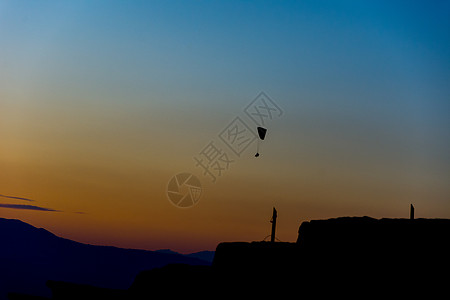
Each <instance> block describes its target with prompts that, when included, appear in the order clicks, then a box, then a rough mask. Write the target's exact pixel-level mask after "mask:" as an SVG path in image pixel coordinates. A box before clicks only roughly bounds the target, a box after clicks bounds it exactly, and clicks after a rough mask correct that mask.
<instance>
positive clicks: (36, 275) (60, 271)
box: [0, 218, 210, 299]
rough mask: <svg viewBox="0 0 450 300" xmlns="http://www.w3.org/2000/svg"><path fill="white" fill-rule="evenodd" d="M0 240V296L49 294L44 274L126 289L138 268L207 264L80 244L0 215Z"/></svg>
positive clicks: (174, 256)
mask: <svg viewBox="0 0 450 300" xmlns="http://www.w3.org/2000/svg"><path fill="white" fill-rule="evenodd" d="M0 243H1V247H0V258H1V268H0V293H1V294H0V299H6V294H7V293H11V292H15V293H25V294H32V295H37V296H46V297H50V296H51V292H50V289H49V288H48V287H47V286H46V282H47V280H54V281H66V282H72V283H77V284H85V285H93V286H98V287H102V288H116V289H127V288H129V287H130V286H131V284H132V283H133V281H134V278H135V277H136V275H137V274H138V273H139V272H140V271H143V270H148V269H153V268H157V267H162V266H165V265H167V264H171V263H172V264H173V263H183V264H192V265H209V264H210V263H209V262H208V261H205V260H201V259H199V258H195V257H188V256H185V255H181V254H177V253H159V252H155V251H145V250H134V249H122V248H117V247H111V246H94V245H88V244H83V243H79V242H75V241H71V240H68V239H65V238H61V237H58V236H56V235H54V234H52V233H50V232H49V231H47V230H45V229H42V228H36V227H33V226H32V225H29V224H27V223H25V222H22V221H19V220H14V219H3V218H0Z"/></svg>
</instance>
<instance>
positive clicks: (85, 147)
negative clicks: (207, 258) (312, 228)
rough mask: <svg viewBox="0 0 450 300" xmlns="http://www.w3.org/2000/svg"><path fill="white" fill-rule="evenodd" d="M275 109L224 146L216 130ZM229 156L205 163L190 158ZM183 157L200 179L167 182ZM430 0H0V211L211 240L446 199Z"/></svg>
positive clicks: (449, 165)
mask: <svg viewBox="0 0 450 300" xmlns="http://www.w3.org/2000/svg"><path fill="white" fill-rule="evenodd" d="M261 92H264V93H265V95H267V96H268V97H270V99H271V100H272V101H273V103H275V104H276V105H277V106H278V107H279V108H280V109H281V111H280V113H279V114H276V115H274V116H273V118H272V119H271V120H268V121H267V124H265V127H266V128H267V129H268V132H267V137H266V139H265V140H264V141H263V142H261V144H260V152H261V156H260V157H258V158H255V157H254V154H255V151H256V141H255V142H253V143H252V144H250V145H249V147H248V148H247V149H246V150H245V151H243V152H242V154H241V155H240V157H238V156H236V154H234V153H233V152H232V151H231V150H230V148H228V146H227V145H225V143H224V142H223V141H222V140H221V139H220V137H219V135H220V134H221V133H222V132H223V131H224V130H226V129H227V128H228V127H227V126H228V125H229V124H230V123H231V122H232V121H233V120H234V119H235V118H236V117H239V118H240V120H242V121H243V122H244V123H245V124H246V125H247V126H248V127H249V128H251V129H252V130H256V124H255V123H254V122H253V121H252V120H251V119H250V118H249V116H248V115H246V113H245V109H246V107H247V106H248V105H250V104H251V103H252V101H254V100H255V98H256V97H257V96H258V95H260V93H261ZM211 141H212V142H213V143H214V144H215V145H216V146H217V147H219V148H220V149H221V150H222V152H223V153H227V155H228V157H229V158H230V159H232V160H233V161H234V162H233V163H230V164H229V168H228V170H225V171H224V172H223V173H222V174H221V176H218V177H217V180H216V182H212V180H211V178H210V177H208V176H207V175H204V171H203V169H202V168H201V167H199V166H196V161H195V160H194V158H195V157H199V156H200V152H201V151H202V150H203V149H204V148H205V147H206V146H207V145H208V144H209V143H210V142H211ZM182 172H188V173H191V174H194V175H195V176H197V178H198V179H199V180H200V181H201V185H202V195H201V198H200V200H199V202H198V203H197V204H196V205H195V206H193V207H190V208H185V209H181V208H177V207H176V206H174V205H173V204H172V203H171V202H170V201H169V199H168V197H167V194H166V192H167V185H168V182H169V180H170V179H171V178H172V176H174V175H176V174H178V173H182ZM449 182H450V2H449V1H431V2H430V1H312V0H311V1H0V217H4V218H16V219H20V220H23V221H25V222H28V223H30V224H32V225H34V226H37V227H44V228H46V229H48V230H50V231H52V232H53V233H55V234H57V235H59V236H63V237H66V238H70V239H74V240H77V241H80V242H86V243H92V244H102V245H114V246H119V247H127V248H140V249H149V250H156V249H163V248H170V249H173V250H176V251H180V252H183V253H187V252H193V251H200V250H214V249H215V247H216V245H217V244H218V243H219V242H222V241H254V240H262V239H264V238H265V237H266V236H267V235H269V234H270V223H269V220H270V218H271V214H272V207H274V206H275V207H276V208H277V210H278V232H277V237H278V239H279V240H281V241H295V240H296V237H297V230H298V226H299V225H300V223H301V222H302V221H305V220H311V219H323V218H331V217H339V216H364V215H367V216H371V217H375V218H382V217H390V218H406V217H408V216H409V205H410V203H413V204H414V206H415V208H416V210H415V211H416V217H426V218H450V184H449Z"/></svg>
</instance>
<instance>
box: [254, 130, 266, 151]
mask: <svg viewBox="0 0 450 300" xmlns="http://www.w3.org/2000/svg"><path fill="white" fill-rule="evenodd" d="M256 129H257V130H258V136H259V138H260V139H261V140H262V141H263V140H264V138H265V137H266V133H267V129H266V128H264V127H256ZM258 156H259V140H258V146H257V150H256V154H255V157H258Z"/></svg>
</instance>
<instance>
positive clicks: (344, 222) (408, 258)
mask: <svg viewBox="0 0 450 300" xmlns="http://www.w3.org/2000/svg"><path fill="white" fill-rule="evenodd" d="M449 253H450V220H447V219H415V220H409V219H380V220H377V219H373V218H369V217H353V218H350V217H344V218H336V219H329V220H314V221H310V222H303V223H302V224H301V226H300V228H299V235H298V240H297V242H296V243H270V242H251V243H245V242H236V243H221V244H219V245H218V246H217V249H216V253H215V256H214V261H213V264H212V266H205V265H203V266H202V265H187V264H184V263H182V264H169V265H166V266H162V267H159V268H153V269H151V270H146V271H142V272H140V273H139V274H138V275H137V276H136V278H135V280H134V282H133V283H132V285H131V286H130V288H129V289H128V290H111V289H100V288H96V287H92V286H80V285H76V284H71V283H65V282H57V281H50V282H48V283H47V286H48V287H49V288H50V289H51V290H52V291H53V299H81V298H83V299H87V298H90V299H92V298H96V299H152V298H161V297H163V298H167V299H173V298H177V297H195V298H196V299H217V298H220V299H222V298H233V299H236V298H238V299H242V298H251V299H255V298H258V297H264V298H267V297H269V296H272V297H276V298H278V299H284V298H302V297H307V296H310V295H312V296H314V297H315V298H324V297H338V296H339V297H346V298H348V297H352V298H356V297H357V298H360V299H366V298H372V297H375V296H376V297H383V298H388V297H393V296H398V297H402V298H405V297H412V296H415V297H420V296H422V297H423V298H427V299H429V298H432V297H433V296H440V297H443V298H446V296H447V295H448V282H449V279H450V277H449V273H448V272H449V270H450V269H449V267H450V258H449ZM11 299H24V298H23V297H20V296H17V295H16V296H15V295H11Z"/></svg>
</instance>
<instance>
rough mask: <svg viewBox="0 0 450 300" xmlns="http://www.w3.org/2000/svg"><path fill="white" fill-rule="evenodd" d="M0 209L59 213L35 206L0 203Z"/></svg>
mask: <svg viewBox="0 0 450 300" xmlns="http://www.w3.org/2000/svg"><path fill="white" fill-rule="evenodd" d="M0 208H12V209H25V210H35V211H53V212H61V211H60V210H56V209H52V208H46V207H41V206H36V205H28V204H8V203H0Z"/></svg>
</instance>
